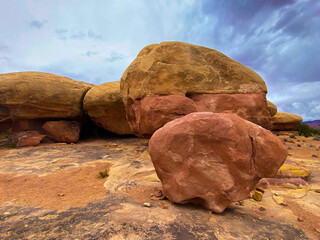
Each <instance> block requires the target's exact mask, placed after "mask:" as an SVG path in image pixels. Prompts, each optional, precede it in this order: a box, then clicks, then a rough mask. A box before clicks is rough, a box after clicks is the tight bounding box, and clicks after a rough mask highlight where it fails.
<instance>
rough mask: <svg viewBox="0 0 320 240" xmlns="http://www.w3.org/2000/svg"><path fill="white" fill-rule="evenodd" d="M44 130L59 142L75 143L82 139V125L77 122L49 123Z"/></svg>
mask: <svg viewBox="0 0 320 240" xmlns="http://www.w3.org/2000/svg"><path fill="white" fill-rule="evenodd" d="M42 128H43V129H44V130H45V132H46V133H47V135H48V137H49V138H51V139H53V140H55V141H57V142H65V143H75V142H78V140H79V137H80V130H81V124H80V123H79V122H77V121H66V120H60V121H48V122H46V123H45V124H44V125H43V126H42Z"/></svg>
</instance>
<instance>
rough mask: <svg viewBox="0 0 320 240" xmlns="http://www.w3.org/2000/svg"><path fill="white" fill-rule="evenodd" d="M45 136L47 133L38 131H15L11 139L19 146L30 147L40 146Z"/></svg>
mask: <svg viewBox="0 0 320 240" xmlns="http://www.w3.org/2000/svg"><path fill="white" fill-rule="evenodd" d="M45 137H46V135H43V134H40V133H39V132H37V131H23V132H17V133H14V134H13V136H12V137H11V139H13V143H15V144H16V145H17V147H29V146H38V145H39V144H40V142H41V141H42V139H44V138H45Z"/></svg>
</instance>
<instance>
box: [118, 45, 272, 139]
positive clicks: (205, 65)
mask: <svg viewBox="0 0 320 240" xmlns="http://www.w3.org/2000/svg"><path fill="white" fill-rule="evenodd" d="M266 93H267V87H266V85H265V82H264V81H263V79H262V78H261V77H260V76H259V75H258V74H257V73H255V72H254V71H252V70H251V69H249V68H247V67H245V66H243V65H242V64H240V63H238V62H236V61H234V60H232V59H231V58H229V57H227V56H225V55H224V54H222V53H220V52H218V51H216V50H213V49H209V48H205V47H201V46H196V45H192V44H187V43H182V42H164V43H161V44H152V45H149V46H147V47H145V48H144V49H142V50H141V52H140V53H139V54H138V56H137V58H136V59H135V60H134V61H133V62H132V63H131V65H130V66H129V67H128V68H127V70H126V71H125V72H124V74H123V76H122V78H121V96H122V98H123V101H124V104H125V106H126V112H127V119H128V122H129V125H130V126H133V127H132V130H133V131H134V133H135V134H136V135H138V136H150V135H152V133H153V132H146V131H145V129H150V130H151V129H153V128H154V124H153V122H152V120H150V121H144V123H143V125H142V126H140V123H141V121H140V120H141V119H148V118H147V117H146V116H142V114H146V115H153V113H154V112H155V111H157V110H156V109H155V108H150V110H148V111H152V113H149V112H148V111H147V110H146V109H140V106H144V105H146V101H153V102H155V101H156V99H157V98H158V97H159V96H163V95H166V96H168V98H167V99H169V98H170V97H171V96H173V98H176V96H177V95H181V96H182V97H188V98H191V100H193V96H196V99H197V101H199V102H201V101H200V100H199V99H200V98H202V97H201V96H199V95H203V94H206V95H210V96H206V97H203V98H205V99H207V101H206V100H203V101H206V102H207V103H209V102H210V103H209V105H210V107H207V106H200V108H202V109H203V108H205V109H207V110H209V111H217V112H231V113H234V114H239V115H240V116H241V117H245V118H247V119H248V120H250V121H253V122H255V123H257V124H259V125H261V126H264V127H269V126H270V123H271V116H270V113H269V112H268V110H267V100H266ZM216 95H219V96H216ZM235 95H237V96H235ZM240 95H241V97H240ZM146 97H148V99H147V100H146V99H145V98H146ZM209 99H210V100H209ZM238 99H242V100H241V101H240V102H237V100H238ZM244 99H248V101H249V102H250V103H247V102H246V101H247V100H244ZM233 100H236V101H233ZM170 101H171V102H173V100H170ZM214 101H218V102H219V106H215V105H217V104H215V103H214ZM189 102H190V104H191V105H192V106H193V105H194V103H191V101H189ZM222 102H228V104H222V105H221V103H222ZM244 102H246V103H245V104H244V105H242V104H243V103H244ZM191 105H190V106H191ZM198 105H199V104H198ZM192 108H193V107H192ZM166 109H170V106H169V105H168V104H167V106H166ZM173 109H177V108H176V106H173ZM173 109H172V110H169V112H165V111H162V110H161V114H163V115H164V116H162V117H161V119H162V120H164V119H168V120H172V119H174V118H179V117H181V116H183V114H182V115H181V112H183V110H179V111H178V112H177V113H176V110H173ZM197 111H198V110H197ZM248 114H250V115H248ZM137 126H138V127H137ZM139 126H140V128H139Z"/></svg>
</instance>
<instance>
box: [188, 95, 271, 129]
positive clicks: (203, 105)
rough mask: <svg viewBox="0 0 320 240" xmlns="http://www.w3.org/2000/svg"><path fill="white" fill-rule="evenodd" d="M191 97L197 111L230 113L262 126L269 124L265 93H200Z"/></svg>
mask: <svg viewBox="0 0 320 240" xmlns="http://www.w3.org/2000/svg"><path fill="white" fill-rule="evenodd" d="M191 98H192V100H193V101H194V102H195V103H196V105H197V107H198V111H199V112H214V113H232V114H236V115H238V116H239V117H242V118H244V119H246V120H248V121H250V122H253V123H255V124H258V125H260V126H262V127H264V128H270V126H271V115H270V112H269V111H268V103H267V100H266V94H265V93H251V94H201V95H195V96H194V97H191Z"/></svg>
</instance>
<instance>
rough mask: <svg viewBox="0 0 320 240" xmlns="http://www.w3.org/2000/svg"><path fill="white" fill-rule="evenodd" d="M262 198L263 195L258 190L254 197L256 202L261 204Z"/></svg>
mask: <svg viewBox="0 0 320 240" xmlns="http://www.w3.org/2000/svg"><path fill="white" fill-rule="evenodd" d="M262 196H263V193H262V192H260V191H258V190H256V191H255V192H254V194H253V195H252V198H253V199H254V200H256V201H258V202H260V201H261V200H262Z"/></svg>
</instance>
